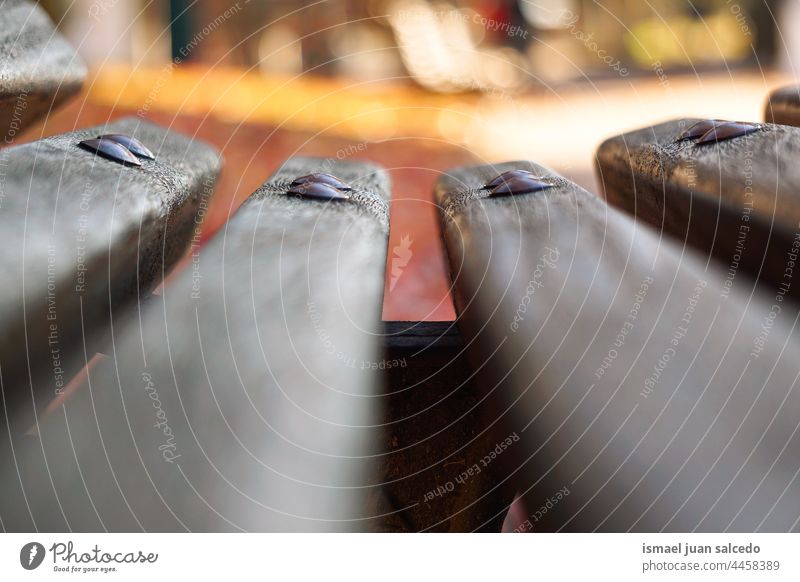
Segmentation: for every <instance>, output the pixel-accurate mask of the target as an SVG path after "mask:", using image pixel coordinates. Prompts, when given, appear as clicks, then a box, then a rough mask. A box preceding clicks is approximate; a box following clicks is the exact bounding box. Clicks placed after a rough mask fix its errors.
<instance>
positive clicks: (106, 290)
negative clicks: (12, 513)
mask: <svg viewBox="0 0 800 582" xmlns="http://www.w3.org/2000/svg"><path fill="white" fill-rule="evenodd" d="M114 132H116V133H123V134H131V135H135V136H136V137H137V138H138V139H140V140H141V141H142V142H144V143H145V144H147V145H148V146H149V147H150V148H151V149H152V150H153V151H154V152H155V154H156V160H155V161H144V162H143V164H142V165H141V166H139V167H133V166H123V165H121V164H119V163H116V162H114V161H111V160H107V159H105V158H102V157H99V156H95V155H94V154H93V153H92V152H89V151H86V150H84V149H82V148H80V147H78V145H77V144H78V142H79V141H81V140H83V139H87V138H94V137H96V136H97V135H99V134H102V133H114ZM2 155H4V156H5V158H6V159H7V161H8V166H7V173H6V175H5V176H4V177H3V182H2V186H3V188H2V200H1V202H0V269H2V272H3V274H4V282H3V286H2V289H1V290H0V328H2V329H3V333H2V335H1V336H0V381H1V382H2V390H3V396H4V402H5V405H6V408H7V410H9V411H11V412H10V414H11V416H12V417H15V418H17V420H18V421H19V422H20V423H21V424H20V425H19V426H16V427H15V428H14V430H23V431H24V430H26V429H27V428H28V427H29V426H30V424H31V423H32V422H33V420H34V417H33V408H34V407H35V408H41V406H43V405H46V404H47V403H48V402H49V401H50V400H52V399H53V398H54V397H55V396H57V395H58V394H59V393H60V392H61V391H62V390H63V388H64V386H65V385H66V384H67V382H69V379H70V377H71V374H72V373H74V372H75V371H77V370H79V369H80V367H82V365H83V364H84V363H85V361H86V358H87V357H91V356H92V354H93V353H94V352H93V351H92V350H91V348H92V340H93V338H95V337H99V336H101V335H102V334H103V333H105V332H107V331H108V323H109V322H110V321H111V316H112V313H113V312H114V311H115V310H117V309H118V308H121V307H123V306H124V305H126V304H127V303H129V302H130V301H132V300H135V299H137V298H140V296H143V295H144V294H146V293H147V292H148V291H149V290H150V289H151V288H152V287H153V286H154V285H155V284H157V283H158V282H160V281H161V279H162V277H163V276H164V274H165V273H166V272H167V271H168V270H169V269H170V267H171V266H172V265H173V264H174V263H175V262H176V261H177V259H178V258H179V257H180V256H181V255H182V254H183V252H184V251H185V250H186V248H187V247H188V245H189V243H190V240H191V239H192V237H193V235H194V233H195V231H196V229H197V228H199V227H198V224H199V220H200V218H202V213H203V212H204V208H205V207H206V205H207V204H208V202H209V200H210V197H211V195H212V194H213V188H214V184H215V182H216V178H217V175H218V173H219V170H220V164H221V160H220V158H219V155H218V153H217V152H216V151H215V150H214V149H213V148H211V147H210V146H208V145H206V144H204V143H202V142H199V141H195V140H192V139H190V138H188V137H185V136H182V135H179V134H176V133H173V132H169V131H167V130H166V129H163V128H161V127H158V126H156V125H153V124H150V123H147V122H143V121H141V120H139V119H136V118H129V119H124V120H121V121H116V122H113V123H110V124H108V125H106V126H102V127H95V128H90V129H85V130H80V131H76V132H72V133H67V134H63V135H58V136H55V137H50V138H47V139H43V140H41V141H37V142H34V143H30V144H25V145H21V146H14V147H11V148H8V149H6V150H3V152H2ZM84 349H86V350H87V352H86V353H85V352H84ZM0 424H5V422H4V419H3V420H0Z"/></svg>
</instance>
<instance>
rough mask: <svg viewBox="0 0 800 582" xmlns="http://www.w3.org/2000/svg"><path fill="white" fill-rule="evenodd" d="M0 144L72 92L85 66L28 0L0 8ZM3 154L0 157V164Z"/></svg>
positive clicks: (9, 2)
mask: <svg viewBox="0 0 800 582" xmlns="http://www.w3.org/2000/svg"><path fill="white" fill-rule="evenodd" d="M0 54H2V55H3V57H2V59H0V60H1V61H2V63H0V135H2V140H0V147H3V146H6V145H8V144H11V143H14V141H15V140H16V137H17V136H18V134H19V133H20V132H21V131H22V130H23V129H25V127H27V126H28V125H29V124H31V123H32V122H34V121H36V120H37V119H39V118H40V117H42V116H43V115H44V114H46V113H47V112H48V111H50V110H51V109H53V108H54V107H57V106H58V105H60V104H61V103H63V102H64V101H65V100H66V99H67V98H69V97H70V96H72V95H74V94H75V93H77V92H78V91H79V90H80V88H81V86H82V85H83V81H84V79H85V77H86V66H85V65H84V64H83V61H82V60H81V59H80V57H79V56H78V55H77V54H76V53H75V51H74V50H73V49H72V47H71V46H70V45H69V44H68V43H67V41H66V40H64V38H63V37H62V36H61V35H60V34H59V33H58V32H56V30H55V29H54V28H53V24H52V22H50V18H49V17H48V16H47V14H46V13H45V11H44V10H43V9H42V8H41V7H40V6H39V5H38V4H37V3H34V2H28V1H27V0H5V1H4V2H3V7H2V9H0ZM1 162H2V157H0V163H1Z"/></svg>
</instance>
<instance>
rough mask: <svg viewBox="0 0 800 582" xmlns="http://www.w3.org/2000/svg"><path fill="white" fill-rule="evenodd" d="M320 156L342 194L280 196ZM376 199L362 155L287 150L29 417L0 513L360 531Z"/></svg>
mask: <svg viewBox="0 0 800 582" xmlns="http://www.w3.org/2000/svg"><path fill="white" fill-rule="evenodd" d="M316 170H323V171H328V172H332V173H333V174H335V175H337V176H339V177H340V178H342V179H344V180H345V181H347V182H350V183H352V184H353V186H354V187H355V191H354V193H353V195H352V199H351V200H350V201H343V202H330V203H323V202H319V201H314V200H308V199H300V198H295V197H292V196H288V195H286V194H285V191H286V189H287V187H288V185H289V183H290V182H291V180H292V179H293V178H294V177H297V176H300V175H304V174H309V173H311V172H313V171H316ZM388 197H389V182H388V177H387V174H386V173H385V172H384V171H383V170H380V169H378V168H377V167H375V166H372V165H369V164H363V163H355V162H339V161H337V162H329V161H325V160H320V159H315V158H294V159H292V160H289V161H288V162H286V163H285V164H284V166H283V167H282V168H281V169H280V170H279V171H278V172H277V173H276V174H275V175H274V176H273V177H272V178H270V180H268V181H267V182H266V183H265V184H264V186H262V187H261V188H260V189H259V190H258V191H256V193H255V194H253V196H251V197H250V199H249V200H248V201H246V202H245V203H244V205H243V206H242V207H241V208H240V209H239V210H238V212H237V213H236V215H235V216H234V217H233V218H232V219H231V220H230V222H229V223H228V224H227V225H226V226H225V227H224V228H223V229H222V230H221V231H220V232H219V233H218V234H217V235H216V236H215V238H214V239H213V240H212V241H211V242H210V243H209V244H208V245H207V246H206V247H204V248H203V249H202V251H200V252H199V253H197V254H193V256H192V263H191V265H189V266H188V267H187V268H186V270H185V271H183V272H182V273H181V274H180V275H179V276H178V277H177V278H176V279H175V280H174V281H172V282H171V284H169V285H167V286H165V288H164V291H163V297H162V301H160V302H158V303H154V304H153V306H152V307H153V308H144V309H142V313H141V320H140V319H139V318H138V316H137V315H136V314H134V316H133V317H131V318H129V319H128V321H127V322H126V324H125V325H122V326H115V328H114V342H113V345H112V347H111V350H110V352H109V355H110V357H111V360H113V365H105V366H98V367H97V368H96V371H91V372H90V378H89V382H90V386H91V390H90V391H82V392H81V393H79V394H77V395H76V396H75V397H74V398H73V399H72V400H70V401H68V402H67V403H66V405H65V406H64V408H63V411H56V413H55V414H54V415H52V416H51V417H48V419H47V420H46V421H44V422H42V423H41V424H40V431H39V432H40V439H41V440H39V439H33V438H31V439H30V440H31V442H29V443H27V444H24V443H18V446H19V447H21V448H19V452H18V456H17V459H18V466H19V467H20V468H21V469H20V470H21V472H22V476H21V479H20V480H19V481H18V482H17V483H16V484H15V486H14V487H10V489H12V490H13V491H12V492H11V493H9V492H7V491H4V492H3V493H2V494H1V495H0V517H2V520H3V524H4V526H5V527H6V528H7V529H12V530H27V529H31V528H32V527H34V526H35V527H37V528H39V529H46V530H53V531H64V530H67V529H72V530H82V531H84V530H85V531H94V530H98V529H100V530H102V529H108V530H110V531H136V530H140V529H142V530H147V531H154V530H157V531H176V530H177V531H180V530H184V529H187V530H192V531H237V530H240V529H241V530H258V531H269V530H277V531H287V530H309V531H316V530H336V531H340V530H347V529H359V528H360V527H359V524H360V523H361V522H359V521H358V520H359V519H360V518H366V517H367V516H366V515H365V514H364V509H363V503H364V497H365V496H366V495H367V492H368V491H369V489H370V488H368V487H365V485H367V484H368V483H367V482H366V481H367V480H368V479H369V478H370V477H371V469H370V468H369V466H370V463H371V461H370V458H369V456H368V455H369V454H370V453H371V452H372V451H371V450H369V446H371V445H370V443H374V442H376V439H375V438H374V437H373V436H372V434H373V432H372V431H373V429H372V428H371V427H372V426H373V425H374V424H375V419H374V418H373V412H374V410H375V409H376V407H377V406H378V400H379V399H378V398H376V396H377V388H376V386H378V384H379V383H378V379H379V377H380V376H379V372H378V371H374V370H370V369H368V366H367V367H366V368H365V366H364V362H372V361H374V360H375V359H376V358H378V357H380V348H381V346H382V341H381V338H380V331H381V326H380V314H381V302H382V296H383V285H384V268H385V260H386V244H387V235H388ZM140 322H141V324H140ZM107 364H108V363H107ZM368 445H369V446H368ZM42 451H44V455H46V464H45V459H44V458H43V453H42ZM4 470H6V469H4ZM9 471H10V472H11V474H14V472H13V468H12V469H9ZM20 482H21V483H22V487H23V488H24V491H25V495H26V496H27V500H28V504H27V505H26V504H25V503H24V500H23V499H22V496H21V493H20V491H19V489H20ZM4 487H5V488H7V489H8V488H9V486H8V485H6V486H4Z"/></svg>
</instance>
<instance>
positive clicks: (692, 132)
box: [675, 119, 727, 141]
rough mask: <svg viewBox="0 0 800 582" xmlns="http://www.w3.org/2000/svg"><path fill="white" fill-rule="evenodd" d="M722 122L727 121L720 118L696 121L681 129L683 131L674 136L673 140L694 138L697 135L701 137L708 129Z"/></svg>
mask: <svg viewBox="0 0 800 582" xmlns="http://www.w3.org/2000/svg"><path fill="white" fill-rule="evenodd" d="M722 123H727V122H726V121H722V120H720V119H704V120H703V121H698V122H697V123H695V124H693V125H691V126H689V127H688V128H686V129H685V130H683V132H682V133H681V134H680V135H679V136H678V137H677V138H675V141H684V140H687V139H696V138H698V137H702V136H703V135H704V134H706V133H707V132H708V131H709V130H712V129H714V128H715V127H717V126H718V125H720V124H722Z"/></svg>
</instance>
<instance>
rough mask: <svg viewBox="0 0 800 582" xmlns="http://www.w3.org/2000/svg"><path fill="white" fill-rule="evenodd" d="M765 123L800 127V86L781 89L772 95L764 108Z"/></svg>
mask: <svg viewBox="0 0 800 582" xmlns="http://www.w3.org/2000/svg"><path fill="white" fill-rule="evenodd" d="M764 121H766V122H767V123H778V124H781V125H793V126H795V127H797V126H800V86H798V85H792V86H789V87H781V88H780V89H776V90H775V91H773V92H772V93H770V95H769V99H768V100H767V104H766V106H765V107H764Z"/></svg>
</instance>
